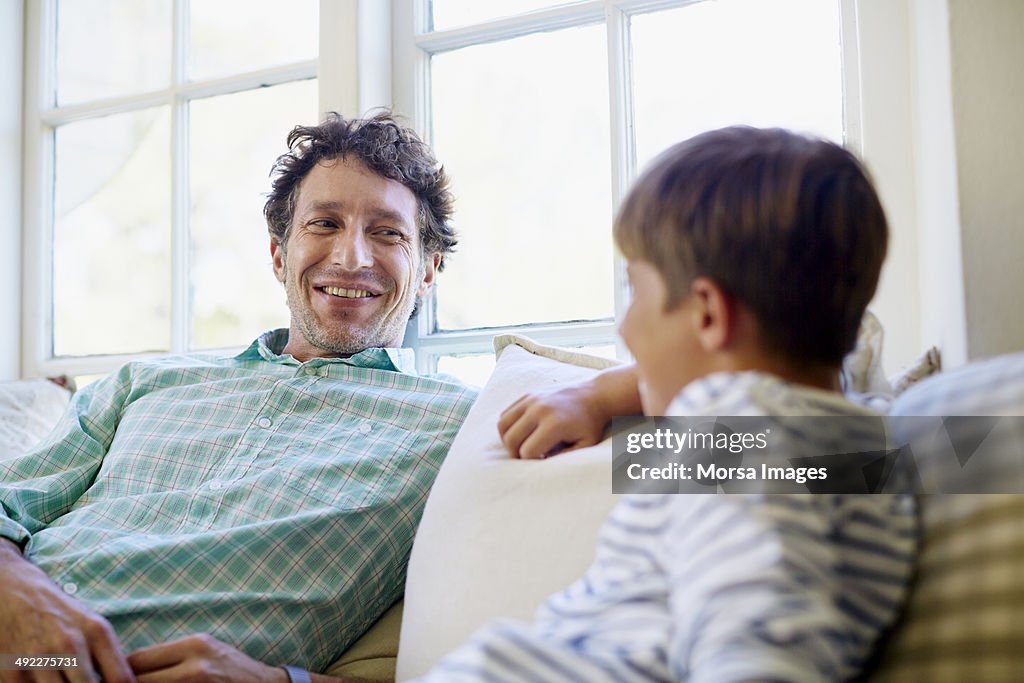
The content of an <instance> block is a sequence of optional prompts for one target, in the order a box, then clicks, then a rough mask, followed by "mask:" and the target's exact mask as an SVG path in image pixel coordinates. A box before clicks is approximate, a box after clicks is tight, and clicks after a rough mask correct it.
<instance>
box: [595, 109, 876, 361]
mask: <svg viewBox="0 0 1024 683" xmlns="http://www.w3.org/2000/svg"><path fill="white" fill-rule="evenodd" d="M615 240H616V242H617V243H618V245H619V248H620V249H621V251H622V253H623V254H624V255H625V256H626V258H628V259H640V260H644V261H648V262H650V263H651V264H653V265H654V267H655V268H656V269H657V270H658V272H659V273H660V274H661V276H662V278H663V279H664V280H665V284H666V287H667V289H668V301H667V307H668V308H674V307H675V306H676V305H678V304H679V303H680V302H681V301H683V299H685V297H686V296H687V294H688V293H689V290H690V283H691V282H692V281H693V280H694V278H697V277H701V276H705V277H708V278H710V279H711V280H713V281H714V282H715V283H717V284H718V285H719V286H720V287H722V288H723V289H724V290H725V291H726V292H727V293H728V294H730V295H731V296H734V297H735V298H736V299H737V300H739V301H740V302H742V303H743V304H745V305H746V306H747V307H749V308H750V309H751V310H752V311H753V313H754V315H755V316H756V317H757V319H758V322H759V323H760V330H761V334H762V338H763V341H764V343H765V344H766V346H767V348H766V349H765V350H766V351H768V352H770V353H773V354H775V355H777V356H778V357H781V358H784V359H787V360H789V361H791V362H800V363H820V364H826V365H830V366H839V365H840V364H841V363H842V359H843V356H844V355H846V353H847V352H849V351H850V350H851V349H852V348H853V346H854V342H855V341H856V336H857V328H858V326H859V324H860V319H861V316H862V315H863V313H864V309H865V308H866V307H867V304H868V302H869V301H870V300H871V297H872V296H873V295H874V293H875V287H876V286H877V284H878V276H879V272H880V271H881V268H882V261H883V260H884V259H885V252H886V243H887V240H888V226H887V224H886V220H885V213H884V212H883V210H882V205H881V202H879V200H878V196H877V194H875V190H874V188H873V187H872V185H871V181H870V180H869V178H868V175H867V172H866V171H865V169H864V168H863V167H862V166H861V164H860V162H859V161H858V160H857V159H856V157H854V156H853V155H852V154H851V153H850V152H848V151H847V150H845V149H843V148H842V147H840V146H838V145H836V144H833V143H831V142H828V141H826V140H821V139H815V138H811V137H807V136H803V135H798V134H795V133H792V132H789V131H786V130H781V129H757V128H749V127H742V126H739V127H731V128H723V129H720V130H715V131H711V132H708V133H703V134H701V135H697V136H696V137H693V138H690V139H689V140H686V141H685V142H681V143H679V144H677V145H674V146H673V147H670V148H669V149H668V150H666V151H665V152H663V153H662V154H661V156H659V157H658V158H657V159H656V160H655V161H654V162H653V163H652V165H651V166H650V167H649V168H648V169H647V170H646V171H645V172H644V173H643V174H642V175H641V176H640V178H639V179H638V180H637V182H636V184H635V185H634V186H633V189H632V190H631V191H630V193H629V195H628V196H627V197H626V200H625V202H624V203H623V206H622V208H621V210H620V211H619V215H618V217H617V218H616V221H615Z"/></svg>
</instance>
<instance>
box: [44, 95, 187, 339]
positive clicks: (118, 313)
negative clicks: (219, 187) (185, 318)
mask: <svg viewBox="0 0 1024 683" xmlns="http://www.w3.org/2000/svg"><path fill="white" fill-rule="evenodd" d="M170 140H171V133H170V111H169V110H168V108H167V107H160V108H157V109H145V110H142V111H137V112H131V113H128V114H117V115H115V116H107V117H104V118H100V119H92V120H88V121H82V122H79V123H71V124H68V125H66V126H61V127H60V128H58V129H57V132H56V178H55V188H54V191H55V198H56V206H55V216H54V219H55V220H54V250H53V299H54V300H53V314H54V339H53V347H54V353H55V354H56V355H58V356H66V355H74V356H78V355H87V354H98V353H131V352H137V351H163V350H167V349H168V348H169V339H170V335H169V329H170V304H171V296H170V279H171V274H170V230H171V224H170V213H171V212H170V196H171V159H170V149H171V144H170Z"/></svg>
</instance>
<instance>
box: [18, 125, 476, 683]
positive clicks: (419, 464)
mask: <svg viewBox="0 0 1024 683" xmlns="http://www.w3.org/2000/svg"><path fill="white" fill-rule="evenodd" d="M288 144H289V148H290V152H289V153H287V154H285V155H283V156H282V157H280V158H279V159H278V160H277V163H276V164H275V166H274V169H273V173H274V182H273V190H272V192H271V193H270V197H269V199H268V201H267V203H266V206H265V209H264V212H265V215H266V218H267V224H268V229H269V232H270V236H271V240H270V252H271V256H272V258H273V269H274V273H275V275H276V277H277V279H278V280H279V281H280V282H281V283H282V284H283V285H284V288H285V291H286V293H287V301H288V307H289V309H290V311H291V321H290V326H289V328H288V329H287V330H275V331H272V332H268V333H266V334H264V335H262V336H261V337H260V338H258V339H257V340H256V341H254V342H253V343H252V345H250V346H249V348H248V349H246V350H245V351H243V352H242V353H241V354H239V355H237V356H234V357H231V358H227V357H215V356H210V355H207V356H198V355H197V356H186V357H173V358H160V359H154V360H146V361H137V362H132V363H129V364H127V365H125V366H124V367H122V368H121V369H120V370H118V371H117V372H115V373H114V374H112V375H111V376H110V377H108V378H106V379H104V380H100V381H98V382H96V383H94V384H92V385H90V386H88V387H86V388H85V389H84V390H82V391H81V392H79V393H78V394H76V395H75V396H74V397H73V399H72V403H71V406H70V407H69V410H68V412H67V413H66V415H65V416H64V418H63V419H62V421H61V423H60V424H59V425H58V427H57V428H56V429H55V430H54V432H53V433H52V434H51V435H50V436H49V437H48V438H47V439H46V440H45V442H44V443H42V444H40V445H39V446H38V447H37V448H36V449H34V450H33V451H32V452H30V453H27V454H25V455H24V456H21V457H18V458H15V459H12V460H7V461H4V462H2V463H0V503H2V509H0V650H2V651H3V652H5V653H13V654H16V655H25V656H30V655H41V654H62V655H68V656H72V657H75V658H76V664H77V666H76V667H72V668H68V669H66V670H64V671H63V672H52V671H51V672H45V671H34V672H25V671H14V670H0V680H2V681H3V683H12V682H14V681H29V680H35V681H51V680H69V681H92V680H96V678H97V675H100V676H102V677H103V679H104V680H105V681H110V682H112V681H130V680H139V681H165V680H166V681H170V680H233V681H258V680H267V681H287V680H288V679H289V677H290V676H292V675H293V673H286V671H285V670H283V669H280V668H277V667H278V666H281V665H286V664H291V665H298V666H301V667H303V668H308V669H322V668H324V667H325V666H326V665H327V664H328V663H329V662H330V661H332V660H333V659H334V658H335V657H336V656H337V655H338V654H340V652H341V651H342V650H344V649H345V647H347V645H348V644H349V643H351V642H352V641H353V640H354V639H355V638H356V637H358V636H359V635H360V633H362V631H364V630H365V628H366V627H367V626H369V625H370V624H371V623H372V622H373V621H374V620H375V619H376V618H377V617H378V616H379V615H380V614H381V613H382V612H383V611H384V610H385V609H386V608H387V607H388V606H389V605H391V604H392V603H393V602H394V601H395V600H396V599H398V597H399V596H400V595H401V593H402V590H403V584H404V578H405V566H406V562H407V559H408V554H409V550H410V547H411V544H412V537H413V532H414V530H415V527H416V524H417V523H418V521H419V518H420V515H421V512H422V507H423V503H424V501H425V500H426V495H427V492H428V490H429V488H430V485H431V483H432V482H433V478H434V476H435V475H436V473H437V469H438V467H439V466H440V463H441V461H442V459H443V458H444V455H445V454H446V453H447V450H448V447H449V445H450V443H451V441H452V439H453V438H454V436H455V433H456V432H457V430H458V428H459V426H460V425H461V423H462V420H463V418H464V417H465V415H466V413H467V411H468V410H469V407H470V405H471V403H472V401H473V398H474V395H473V393H472V392H471V391H469V390H467V389H466V388H465V387H463V386H461V385H457V384H453V383H451V382H450V381H447V380H444V379H439V378H432V377H421V376H417V375H416V374H415V372H414V371H413V369H412V358H411V352H410V351H409V350H407V349H400V348H398V347H400V346H401V342H402V336H403V333H404V330H405V327H406V323H407V322H408V320H409V318H410V316H411V315H412V313H413V312H414V309H415V307H416V303H417V300H418V298H419V297H421V296H423V295H425V294H426V293H427V292H428V291H429V290H430V288H431V286H432V285H433V282H434V277H435V274H436V273H437V272H438V271H440V270H441V268H442V267H443V263H444V256H445V255H446V254H447V253H449V252H450V251H451V250H452V248H453V247H454V245H455V236H454V232H453V230H452V228H451V226H450V224H449V219H450V215H451V211H452V196H451V193H450V191H449V189H448V179H447V176H446V174H445V172H444V171H443V169H441V168H440V166H439V165H438V163H437V161H436V159H435V158H434V156H433V154H432V152H431V151H430V149H429V148H428V147H427V146H426V145H425V144H424V143H423V142H422V141H420V140H419V138H418V137H417V136H416V135H415V133H413V132H412V131H411V130H408V129H404V128H402V127H400V126H399V125H398V124H397V123H396V122H395V121H394V120H393V119H392V118H391V117H390V116H389V115H387V114H381V115H378V116H375V117H373V118H369V119H366V120H355V121H346V120H344V119H342V118H341V117H338V116H337V115H332V116H331V117H329V118H328V119H327V120H326V121H325V122H324V123H323V124H321V125H319V126H313V127H298V128H296V129H295V130H293V131H292V133H291V134H290V135H289V138H288ZM198 633H208V634H209V635H201V636H200V635H195V634H198ZM128 653H131V654H130V655H129V654H128ZM294 676H296V677H298V678H300V679H301V677H302V676H303V674H301V673H294Z"/></svg>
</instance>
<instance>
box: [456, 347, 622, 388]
mask: <svg viewBox="0 0 1024 683" xmlns="http://www.w3.org/2000/svg"><path fill="white" fill-rule="evenodd" d="M567 348H572V349H574V350H576V351H582V352H583V353H589V354H590V355H592V356H601V357H603V358H615V345H614V344H601V345H599V346H578V347H567ZM494 364H495V360H494V354H493V353H466V354H459V355H456V356H441V357H440V358H438V359H437V371H438V372H441V373H444V374H447V375H454V376H455V377H458V378H459V379H461V380H462V381H463V382H465V383H466V384H472V385H474V386H478V387H482V386H483V385H485V384H487V380H488V379H490V377H491V373H492V372H494Z"/></svg>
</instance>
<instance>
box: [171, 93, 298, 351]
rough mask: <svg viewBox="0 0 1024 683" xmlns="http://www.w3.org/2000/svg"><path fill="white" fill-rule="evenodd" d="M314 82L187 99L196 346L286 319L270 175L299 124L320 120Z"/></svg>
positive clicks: (246, 338)
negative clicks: (269, 203)
mask: <svg viewBox="0 0 1024 683" xmlns="http://www.w3.org/2000/svg"><path fill="white" fill-rule="evenodd" d="M316 84H317V82H316V81H315V80H308V81H298V82H295V83H287V84H285V85H278V86H274V87H272V88H260V89H259V90H250V91H247V92H241V93H235V94H232V95H222V96H220V97H210V98H208V99H202V100H194V101H193V102H191V104H190V105H189V106H190V118H191V127H192V140H191V163H192V168H191V174H190V181H191V193H192V194H191V197H192V252H191V261H192V273H191V275H192V282H191V284H192V289H191V291H192V304H193V309H192V316H193V317H192V345H193V347H194V348H210V347H223V346H238V345H244V344H248V343H249V342H251V341H252V340H253V339H254V338H255V337H256V335H258V334H259V333H260V332H263V331H264V330H267V329H270V328H273V327H286V326H287V325H288V308H287V306H286V304H285V294H284V289H283V288H282V287H281V285H280V284H278V282H277V280H276V279H275V278H274V273H273V270H272V269H271V262H270V246H269V245H270V237H269V236H268V235H267V224H266V221H264V220H263V203H264V201H265V200H266V197H265V196H264V193H266V192H268V191H269V189H270V181H269V180H268V177H267V173H268V171H269V170H270V165H271V164H272V163H273V161H274V159H276V158H277V156H278V155H279V154H281V153H283V152H285V151H286V147H285V137H286V136H287V135H288V132H289V131H290V130H291V129H292V128H294V127H295V126H296V125H299V124H302V125H308V124H310V123H315V122H316V108H317V85H316Z"/></svg>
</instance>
